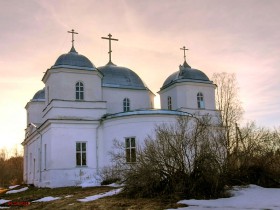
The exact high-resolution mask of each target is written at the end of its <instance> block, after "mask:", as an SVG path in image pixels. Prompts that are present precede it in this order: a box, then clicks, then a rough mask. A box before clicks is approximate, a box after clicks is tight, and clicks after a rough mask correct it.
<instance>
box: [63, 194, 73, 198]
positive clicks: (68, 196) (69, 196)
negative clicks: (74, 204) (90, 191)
mask: <svg viewBox="0 0 280 210" xmlns="http://www.w3.org/2000/svg"><path fill="white" fill-rule="evenodd" d="M71 197H73V195H66V196H65V197H64V198H71Z"/></svg>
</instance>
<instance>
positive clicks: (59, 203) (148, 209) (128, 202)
mask: <svg viewBox="0 0 280 210" xmlns="http://www.w3.org/2000/svg"><path fill="white" fill-rule="evenodd" d="M22 187H24V186H20V187H18V188H15V189H19V188H22ZM110 190H112V187H106V186H103V187H90V188H81V187H65V188H56V189H49V188H36V187H29V189H28V190H26V191H24V192H19V193H15V194H4V192H2V193H0V199H5V200H12V202H13V203H17V202H31V204H30V205H28V206H24V207H22V206H12V207H11V209H29V210H31V209H42V210H47V209H63V210H68V209H69V210H70V209H71V210H75V209H77V210H104V209H109V210H136V209H144V210H158V209H167V208H177V207H182V205H179V204H176V202H177V201H174V200H166V199H159V198H149V199H148V198H137V199H131V198H125V197H123V196H122V195H121V194H119V195H115V196H110V197H105V198H101V199H98V200H95V201H90V202H79V201H77V199H82V198H85V197H87V196H92V195H97V194H99V193H104V192H108V191H110ZM67 195H71V197H66V196H67ZM47 196H52V197H60V198H61V199H59V200H55V201H49V202H36V203H32V201H34V200H38V199H40V198H43V197H47ZM5 206H8V204H7V203H6V205H5Z"/></svg>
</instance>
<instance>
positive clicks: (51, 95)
mask: <svg viewBox="0 0 280 210" xmlns="http://www.w3.org/2000/svg"><path fill="white" fill-rule="evenodd" d="M43 81H44V83H45V85H46V103H47V104H48V103H49V102H50V101H51V100H52V99H60V100H75V99H76V98H75V97H76V95H75V93H76V89H75V85H76V83H77V82H82V83H83V84H84V101H102V91H101V75H100V74H99V73H98V72H97V71H90V70H75V69H65V68H59V69H49V70H48V72H47V75H46V76H45V77H44V80H43Z"/></svg>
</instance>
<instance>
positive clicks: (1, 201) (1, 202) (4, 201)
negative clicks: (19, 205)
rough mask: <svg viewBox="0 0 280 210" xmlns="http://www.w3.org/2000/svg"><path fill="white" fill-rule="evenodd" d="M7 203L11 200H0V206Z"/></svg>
mask: <svg viewBox="0 0 280 210" xmlns="http://www.w3.org/2000/svg"><path fill="white" fill-rule="evenodd" d="M9 201H11V200H4V199H0V205H1V204H3V203H7V202H9Z"/></svg>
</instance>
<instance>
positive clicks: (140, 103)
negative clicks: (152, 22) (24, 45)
mask: <svg viewBox="0 0 280 210" xmlns="http://www.w3.org/2000/svg"><path fill="white" fill-rule="evenodd" d="M73 34H74V33H73V30H72V35H73ZM107 39H109V43H110V45H109V46H111V40H114V39H112V38H111V35H110V34H109V38H107ZM73 43H74V39H73V37H72V48H71V50H70V51H69V52H68V53H65V54H62V55H61V56H59V57H58V59H57V60H56V62H55V63H54V65H53V66H51V68H49V69H48V70H47V71H46V72H45V74H44V76H43V78H42V81H43V83H44V88H43V89H42V90H39V91H38V92H37V93H36V94H35V95H34V97H33V98H32V99H31V100H30V101H29V102H28V103H27V105H26V107H25V108H26V111H27V127H26V135H25V139H24V141H23V143H22V145H23V146H24V181H25V182H26V183H28V184H34V185H35V186H39V187H63V186H76V185H79V184H81V183H82V182H84V181H86V180H90V179H93V178H94V177H95V176H96V175H97V174H98V172H99V171H100V170H101V169H102V168H103V167H105V166H108V165H110V156H109V152H110V151H112V149H113V141H114V140H118V141H120V142H123V143H124V144H125V154H126V161H127V162H128V163H131V162H135V161H137V160H136V152H137V146H138V145H141V143H142V142H143V141H144V139H145V138H146V137H147V136H148V135H153V132H154V128H155V126H156V125H160V124H162V123H175V122H176V120H177V118H178V116H182V115H187V116H194V115H196V116H197V115H204V114H209V115H212V116H217V110H216V109H215V87H216V86H215V84H213V82H212V81H210V80H209V78H208V77H207V76H206V74H204V73H203V72H202V71H200V70H197V69H193V68H191V67H190V66H189V65H188V63H187V62H186V59H185V60H184V62H183V64H182V65H180V66H179V69H178V70H177V71H176V72H174V73H172V74H171V75H170V76H169V77H168V78H167V79H166V80H165V81H164V83H163V85H162V87H161V88H160V90H159V92H158V93H159V95H160V105H161V108H160V109H154V97H155V95H154V93H152V92H151V91H150V90H149V88H148V87H147V86H146V85H145V83H144V82H143V81H142V79H141V78H140V77H139V76H138V75H137V74H136V73H135V72H134V71H132V70H131V69H129V68H126V67H121V66H117V65H115V64H113V62H112V61H111V52H112V51H111V48H110V49H109V55H110V59H109V62H108V64H106V65H105V66H101V67H98V68H97V67H95V65H94V64H93V63H92V62H91V61H90V60H89V59H88V58H87V57H85V56H83V55H81V54H79V53H78V52H77V51H76V50H75V48H74V44H73ZM183 50H184V52H185V50H186V49H185V47H184V48H183ZM184 57H185V56H184Z"/></svg>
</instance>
